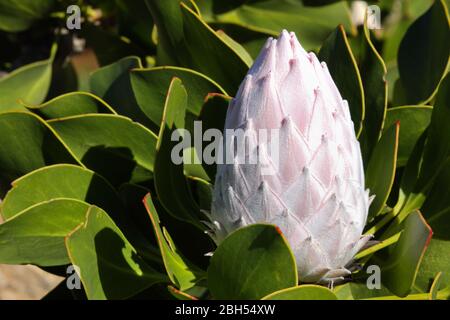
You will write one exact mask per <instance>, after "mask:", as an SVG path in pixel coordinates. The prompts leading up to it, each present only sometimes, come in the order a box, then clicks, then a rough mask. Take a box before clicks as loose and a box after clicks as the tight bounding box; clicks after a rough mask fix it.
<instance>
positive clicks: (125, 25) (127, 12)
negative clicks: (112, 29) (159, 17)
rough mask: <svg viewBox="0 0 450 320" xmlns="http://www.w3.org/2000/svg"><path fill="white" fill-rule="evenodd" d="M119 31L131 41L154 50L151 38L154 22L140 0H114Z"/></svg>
mask: <svg viewBox="0 0 450 320" xmlns="http://www.w3.org/2000/svg"><path fill="white" fill-rule="evenodd" d="M115 5H116V6H117V15H118V26H119V33H120V34H121V35H124V36H126V37H129V38H130V39H131V40H132V41H133V42H135V43H137V44H139V45H140V46H141V47H144V48H146V49H148V50H152V51H154V44H153V42H152V39H151V34H152V31H153V30H152V29H153V26H154V22H153V19H152V16H151V14H150V12H149V11H148V9H147V6H146V4H145V2H144V1H142V0H116V1H115Z"/></svg>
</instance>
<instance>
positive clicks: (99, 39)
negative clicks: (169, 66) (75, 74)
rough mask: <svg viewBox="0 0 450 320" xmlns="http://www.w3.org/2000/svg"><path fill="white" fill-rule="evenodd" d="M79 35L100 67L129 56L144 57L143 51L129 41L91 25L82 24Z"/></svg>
mask: <svg viewBox="0 0 450 320" xmlns="http://www.w3.org/2000/svg"><path fill="white" fill-rule="evenodd" d="M80 35H81V37H83V38H85V39H86V45H87V46H88V47H90V48H93V49H94V52H95V55H96V56H97V60H98V62H99V64H100V65H101V66H106V65H108V64H111V63H114V62H116V61H117V60H120V59H122V58H125V57H129V56H144V52H143V50H142V49H141V48H139V47H138V46H136V45H135V44H133V43H131V42H130V40H129V39H126V38H124V37H120V36H119V35H117V34H114V33H112V32H109V31H107V30H105V29H103V28H101V27H98V26H95V25H93V24H91V23H84V24H83V27H82V28H81V30H80Z"/></svg>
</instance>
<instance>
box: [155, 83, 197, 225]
mask: <svg viewBox="0 0 450 320" xmlns="http://www.w3.org/2000/svg"><path fill="white" fill-rule="evenodd" d="M186 106H187V93H186V90H185V88H184V86H183V84H182V83H181V81H180V79H177V78H174V79H173V80H172V82H171V83H170V86H169V89H168V91H167V98H166V102H165V107H164V114H163V116H162V122H161V129H160V133H159V136H158V144H157V147H156V149H157V150H156V159H155V173H154V175H155V179H154V180H155V188H156V193H157V194H158V199H159V200H160V201H161V204H162V205H163V206H164V208H165V209H166V210H167V211H168V212H169V213H171V214H172V215H173V216H174V217H176V218H178V219H180V220H182V221H185V222H189V223H192V224H193V225H195V226H198V227H199V228H200V229H202V230H203V229H204V226H202V225H201V223H200V222H199V214H200V210H199V208H198V206H197V205H196V203H195V202H194V201H193V199H192V196H191V194H190V190H189V189H188V185H187V182H186V178H185V176H184V173H183V160H184V158H183V157H181V160H182V162H181V163H175V162H174V159H173V155H172V153H173V152H174V150H175V146H177V145H178V144H182V145H183V144H184V139H188V138H189V137H186V136H185V135H186V134H187V132H184V135H183V134H182V133H180V132H179V131H178V132H179V137H180V138H181V139H182V140H183V141H182V142H178V143H177V142H176V141H173V140H172V136H173V134H174V132H175V130H177V129H183V128H184V115H185V113H186ZM182 152H183V151H181V152H180V153H182ZM173 190H177V191H176V192H175V193H174V192H173Z"/></svg>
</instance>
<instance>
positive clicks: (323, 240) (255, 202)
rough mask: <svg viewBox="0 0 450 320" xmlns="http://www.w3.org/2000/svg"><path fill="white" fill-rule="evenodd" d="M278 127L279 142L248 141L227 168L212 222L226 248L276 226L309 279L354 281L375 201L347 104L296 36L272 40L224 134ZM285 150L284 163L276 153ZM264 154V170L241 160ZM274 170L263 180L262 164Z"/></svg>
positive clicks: (220, 172) (220, 173)
mask: <svg viewBox="0 0 450 320" xmlns="http://www.w3.org/2000/svg"><path fill="white" fill-rule="evenodd" d="M238 128H239V129H243V130H244V131H245V132H246V133H248V132H250V131H255V130H256V131H258V130H259V129H278V130H279V139H272V140H270V141H261V139H259V138H258V137H257V136H255V135H254V134H248V139H247V140H246V147H247V148H246V149H245V154H244V155H240V154H239V153H238V154H237V155H235V156H234V158H233V160H232V162H231V163H229V162H228V163H224V164H218V167H217V174H216V181H215V189H214V195H213V203H212V208H211V221H212V223H211V224H210V225H211V227H212V234H213V238H214V239H215V241H216V242H217V243H220V241H221V240H222V239H223V238H224V237H225V236H227V235H228V234H229V233H230V232H232V231H234V230H235V229H237V228H240V227H242V226H245V225H248V224H252V223H261V222H263V223H273V224H275V225H277V226H278V227H279V228H280V229H281V231H282V232H283V234H284V235H285V237H286V238H287V240H288V242H289V244H290V246H291V247H292V249H293V252H294V254H295V257H296V261H297V266H298V273H299V279H300V281H301V282H320V283H330V282H331V283H332V282H335V281H336V280H339V279H343V277H345V276H346V275H348V274H350V271H349V270H348V269H349V265H350V263H351V262H352V259H353V257H354V256H355V254H356V253H357V252H358V251H359V250H361V248H362V247H363V246H364V245H365V244H366V242H367V241H368V240H369V238H370V237H369V236H362V231H363V228H364V225H365V223H366V218H367V213H368V207H369V205H370V201H371V199H370V198H369V191H368V190H367V191H366V190H365V189H364V171H363V163H362V157H361V151H360V147H359V143H358V141H357V140H356V135H355V131H354V126H353V122H352V120H351V118H350V113H349V107H348V104H347V101H345V100H343V99H342V97H341V95H340V93H339V91H338V89H337V87H336V85H335V84H334V82H333V79H332V78H331V75H330V73H329V71H328V69H327V66H326V64H325V63H320V62H319V61H318V59H317V57H316V55H315V54H314V53H312V52H311V53H307V52H306V51H305V50H304V49H303V48H302V47H301V45H300V43H299V42H298V40H297V38H296V36H295V34H294V33H288V32H287V31H283V32H282V33H281V35H280V37H279V38H278V40H276V39H272V38H269V39H268V40H267V42H266V44H265V46H264V48H263V49H262V52H261V53H260V55H259V57H258V58H257V60H256V61H255V63H254V64H253V66H252V67H251V69H250V70H249V72H248V74H247V76H246V77H245V79H244V81H243V83H242V84H241V86H240V88H239V91H238V93H237V95H236V97H235V98H234V99H233V100H232V101H231V102H230V106H229V109H228V113H227V117H226V124H225V129H238ZM275 143H276V144H278V147H279V159H278V161H276V162H277V163H275V161H272V160H273V158H272V157H271V155H270V154H269V152H268V150H271V148H272V147H273V146H274V144H275ZM254 153H257V154H258V159H259V161H258V163H257V164H248V163H244V162H242V161H238V160H242V159H240V158H242V157H246V156H249V155H251V154H254ZM267 165H269V166H271V167H272V169H273V170H272V172H271V174H264V172H263V170H262V169H263V166H267Z"/></svg>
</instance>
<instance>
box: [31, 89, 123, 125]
mask: <svg viewBox="0 0 450 320" xmlns="http://www.w3.org/2000/svg"><path fill="white" fill-rule="evenodd" d="M26 107H27V108H28V109H29V110H31V111H34V112H36V113H38V114H39V115H42V116H43V117H45V118H46V119H55V118H64V117H70V116H77V115H82V114H87V113H113V114H114V113H116V112H115V111H114V110H113V109H112V108H111V107H110V106H109V105H108V104H107V103H106V102H105V101H103V100H102V99H100V98H99V97H97V96H95V95H93V94H91V93H88V92H82V91H79V92H70V93H66V94H63V95H60V96H58V97H55V98H53V99H52V100H50V101H47V102H45V103H43V104H40V105H36V106H32V105H26Z"/></svg>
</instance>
